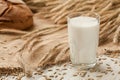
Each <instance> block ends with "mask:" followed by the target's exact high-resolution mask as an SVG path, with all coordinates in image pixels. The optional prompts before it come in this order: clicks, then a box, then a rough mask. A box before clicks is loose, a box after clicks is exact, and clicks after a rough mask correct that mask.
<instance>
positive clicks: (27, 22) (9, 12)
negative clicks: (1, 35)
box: [0, 0, 33, 30]
mask: <svg viewBox="0 0 120 80" xmlns="http://www.w3.org/2000/svg"><path fill="white" fill-rule="evenodd" d="M32 25H33V14H32V12H31V10H30V9H29V8H28V7H27V5H26V4H25V3H24V2H23V1H22V0H0V29H3V28H9V29H20V30H23V29H27V28H30V27H32Z"/></svg>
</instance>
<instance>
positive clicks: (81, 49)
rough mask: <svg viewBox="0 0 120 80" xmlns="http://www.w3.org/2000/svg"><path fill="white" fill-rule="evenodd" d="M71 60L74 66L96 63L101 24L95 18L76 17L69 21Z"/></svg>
mask: <svg viewBox="0 0 120 80" xmlns="http://www.w3.org/2000/svg"><path fill="white" fill-rule="evenodd" d="M68 35H69V44H70V58H71V61H72V63H73V64H82V63H83V64H91V63H95V62H96V52H97V47H98V39H99V22H98V20H97V19H96V18H93V17H85V16H80V17H74V18H71V19H69V21H68Z"/></svg>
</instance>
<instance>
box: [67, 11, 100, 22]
mask: <svg viewBox="0 0 120 80" xmlns="http://www.w3.org/2000/svg"><path fill="white" fill-rule="evenodd" d="M88 13H91V14H94V15H95V16H96V19H98V21H99V22H100V15H99V14H98V13H96V12H91V11H85V12H72V13H70V14H68V15H67V19H70V18H71V16H72V15H75V14H88ZM79 16H82V15H79ZM84 16H85V15H84Z"/></svg>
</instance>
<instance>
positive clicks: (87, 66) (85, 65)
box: [73, 62, 96, 69]
mask: <svg viewBox="0 0 120 80" xmlns="http://www.w3.org/2000/svg"><path fill="white" fill-rule="evenodd" d="M95 65H96V62H95V63H81V64H73V66H74V67H75V68H77V69H90V68H93V67H94V66H95Z"/></svg>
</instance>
